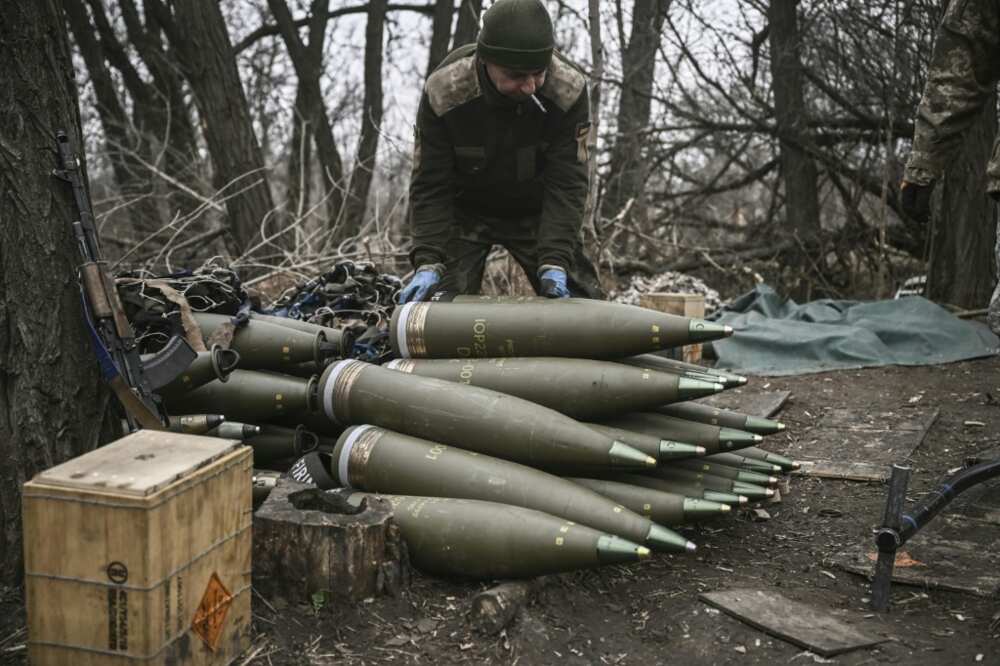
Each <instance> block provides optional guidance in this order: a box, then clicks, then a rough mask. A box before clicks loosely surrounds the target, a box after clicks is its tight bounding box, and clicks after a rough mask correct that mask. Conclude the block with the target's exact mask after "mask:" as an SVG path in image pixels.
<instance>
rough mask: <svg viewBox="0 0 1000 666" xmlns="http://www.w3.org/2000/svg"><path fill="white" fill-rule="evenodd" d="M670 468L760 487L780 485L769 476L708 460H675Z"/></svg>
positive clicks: (775, 478)
mask: <svg viewBox="0 0 1000 666" xmlns="http://www.w3.org/2000/svg"><path fill="white" fill-rule="evenodd" d="M669 466H670V467H675V468H678V469H686V470H690V471H694V472H701V473H703V474H711V475H713V476H721V477H722V478H724V479H731V480H733V481H743V482H744V483H755V484H757V485H759V486H773V485H774V484H776V483H778V478H777V477H775V476H770V475H769V474H761V473H759V472H748V471H746V470H741V469H735V468H733V467H727V466H726V465H717V464H713V463H711V462H709V461H707V460H674V461H671V462H670V464H669Z"/></svg>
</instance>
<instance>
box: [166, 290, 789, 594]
mask: <svg viewBox="0 0 1000 666" xmlns="http://www.w3.org/2000/svg"><path fill="white" fill-rule="evenodd" d="M436 298H437V299H438V300H437V301H435V302H429V303H410V304H406V305H404V306H402V307H399V308H397V309H396V311H395V313H394V315H393V318H392V321H391V324H390V328H389V337H390V340H391V344H392V346H393V350H394V351H395V353H396V355H397V357H398V358H397V359H396V360H393V361H390V362H388V363H387V364H385V365H383V366H377V365H372V364H370V363H365V362H362V361H358V360H353V359H347V360H344V359H340V360H336V359H337V358H338V357H339V356H340V354H339V350H340V349H341V348H344V347H343V345H344V341H343V338H342V337H338V336H337V335H336V334H335V333H336V332H333V333H331V332H330V331H324V330H321V329H322V327H315V329H320V330H314V329H310V328H306V327H308V326H309V325H303V323H302V322H297V321H296V322H294V323H293V324H290V325H289V326H284V327H283V326H282V322H281V320H280V318H273V317H272V318H268V319H266V320H265V319H260V318H254V317H252V318H251V319H250V321H249V322H248V323H247V325H246V326H245V327H244V329H242V330H241V331H239V332H238V333H236V334H235V335H233V336H232V343H231V346H230V349H231V350H232V351H234V352H236V353H238V354H239V358H240V362H239V369H235V370H234V369H233V367H232V365H233V364H232V363H231V360H232V359H231V358H229V359H227V360H228V361H230V362H228V363H227V364H225V365H226V372H225V375H224V376H223V375H222V374H221V373H220V374H218V375H217V376H215V377H211V376H208V374H209V373H208V372H207V371H205V370H204V368H202V370H201V372H200V373H199V374H198V375H197V376H198V382H197V383H198V385H197V386H194V382H191V385H192V387H193V388H189V389H187V390H184V388H183V387H181V388H178V387H176V386H174V387H172V388H171V390H169V391H166V392H164V395H163V397H164V399H165V401H166V406H167V409H168V411H169V412H170V413H171V414H206V415H207V414H213V415H215V414H221V415H223V416H224V417H225V418H226V419H227V421H226V423H224V424H222V425H219V424H218V423H216V424H215V426H214V427H215V428H216V431H215V432H217V434H220V436H239V437H245V438H246V442H247V444H248V445H250V446H252V447H254V455H255V465H256V466H268V467H270V468H271V469H276V470H287V469H288V467H289V466H291V464H292V463H293V462H294V461H295V460H296V459H298V458H300V457H301V456H302V455H303V454H307V455H309V456H313V457H314V459H313V460H312V462H311V463H310V464H311V465H312V468H313V469H316V468H317V464H318V465H319V466H320V468H321V469H322V470H323V474H321V475H319V476H322V477H323V479H324V480H323V482H322V483H320V481H319V480H318V479H316V480H315V481H316V483H317V484H318V485H329V486H333V487H339V488H341V489H342V490H340V491H338V492H341V493H344V494H345V495H346V496H347V498H348V501H354V502H360V500H361V498H362V497H364V496H365V494H366V493H377V494H379V495H381V496H383V497H386V498H388V499H389V501H390V502H391V503H392V504H393V506H394V509H395V514H396V521H397V523H398V524H399V526H400V529H401V530H402V533H403V536H404V538H405V539H406V541H407V542H408V544H409V547H410V551H411V556H412V558H413V561H414V562H415V563H416V564H417V566H418V567H420V568H422V569H424V570H426V571H429V572H432V573H439V574H446V575H454V576H462V577H474V578H497V577H522V576H535V575H542V574H547V573H555V572H560V571H568V570H572V569H577V568H581V567H588V566H596V565H599V564H603V563H614V562H617V563H621V562H631V561H636V560H639V559H642V558H644V557H647V556H648V555H649V554H650V552H651V551H661V552H676V553H685V552H688V553H689V552H693V551H694V550H695V549H696V546H695V544H693V543H692V542H690V541H689V540H688V539H687V538H686V537H684V536H682V535H681V534H678V533H677V532H675V531H673V530H672V529H670V527H676V526H681V525H686V524H690V523H694V522H697V521H702V520H706V519H711V518H716V517H719V516H724V515H726V514H728V513H729V512H730V511H731V505H738V504H741V503H747V502H749V501H754V500H758V499H764V498H766V497H768V496H769V494H772V491H771V490H770V488H769V486H770V485H773V483H774V482H776V476H775V475H776V474H777V473H780V472H782V471H786V467H787V466H790V465H791V461H787V460H785V459H781V458H780V457H774V456H773V454H767V453H765V452H763V451H760V450H759V449H756V448H753V447H754V446H755V445H756V444H758V443H760V442H761V440H762V435H763V434H769V433H771V432H777V431H778V430H780V429H781V428H782V427H783V426H781V425H780V424H778V423H777V422H774V421H769V420H767V419H754V418H752V417H748V416H746V415H742V414H737V413H735V412H723V411H720V410H715V409H712V408H709V407H705V406H703V405H701V404H699V403H690V402H687V401H690V400H693V399H696V398H699V397H704V396H709V395H712V394H715V393H718V392H720V391H723V390H725V389H726V388H730V387H732V386H739V385H742V384H744V383H746V379H745V378H742V377H739V376H736V375H732V374H728V373H723V372H718V371H714V370H710V369H707V368H703V367H701V366H693V365H689V364H684V363H680V362H678V361H671V360H669V359H666V358H663V357H661V356H658V355H655V354H653V352H657V351H660V350H663V349H668V348H672V347H676V346H680V345H684V344H692V343H696V342H704V341H708V340H713V339H718V338H721V337H725V336H727V335H730V334H731V333H732V330H731V329H729V328H728V327H724V326H720V325H717V324H713V323H711V322H706V321H701V320H696V319H689V318H685V317H678V316H674V315H667V314H664V313H660V312H656V311H653V310H647V309H644V308H638V307H634V306H625V305H619V304H613V303H604V302H599V301H588V300H583V299H563V300H560V301H550V300H545V299H537V298H514V299H500V300H497V299H493V300H489V299H484V298H482V297H460V298H458V299H454V302H447V301H448V299H447V298H442V297H441V296H440V295H439V296H436ZM202 318H203V319H205V321H204V322H202V325H203V326H208V327H210V328H211V327H216V328H217V327H218V326H221V325H223V324H224V322H221V321H219V320H217V319H212V318H206V317H204V316H203V317H202ZM223 319H224V318H223ZM201 364H202V366H205V365H206V364H208V365H211V363H209V362H207V361H201ZM216 365H219V363H218V362H217V363H216ZM306 366H308V368H306ZM303 368H306V369H307V370H308V369H310V368H314V369H316V370H321V371H322V372H321V374H318V375H313V376H310V377H302V376H299V375H300V374H301V373H302V371H303ZM192 374H194V373H192ZM206 376H207V377H208V380H211V381H208V380H206ZM215 418H216V419H218V418H219V417H215ZM195 420H196V417H188V421H189V422H194V421H195ZM181 421H183V419H178V423H180V422H181ZM231 421H235V422H236V425H235V426H231V427H230V428H229V429H228V431H227V432H225V433H223V432H220V429H221V430H225V429H224V428H223V426H226V425H229V424H230V423H231ZM198 422H199V423H200V421H198ZM254 426H257V427H258V428H257V430H254V429H253V428H254ZM248 428H250V429H249V430H248ZM209 432H213V431H209ZM317 449H318V450H317ZM310 451H313V452H312V453H309V452H310ZM751 452H752V453H751ZM743 453H746V454H747V455H742V454H743ZM317 461H319V462H318V463H317ZM783 463H787V465H786V464H783ZM260 481H261V482H260V483H259V484H258V485H259V486H260V489H259V493H258V494H259V495H260V496H263V495H264V494H265V493H266V488H267V486H268V485H269V484H270V483H271V482H272V481H273V475H268V474H264V473H262V474H261V475H260Z"/></svg>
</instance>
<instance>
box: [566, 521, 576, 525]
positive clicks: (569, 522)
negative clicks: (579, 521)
mask: <svg viewBox="0 0 1000 666" xmlns="http://www.w3.org/2000/svg"><path fill="white" fill-rule="evenodd" d="M566 524H567V525H571V526H572V525H576V523H574V522H573V521H572V520H567V521H566Z"/></svg>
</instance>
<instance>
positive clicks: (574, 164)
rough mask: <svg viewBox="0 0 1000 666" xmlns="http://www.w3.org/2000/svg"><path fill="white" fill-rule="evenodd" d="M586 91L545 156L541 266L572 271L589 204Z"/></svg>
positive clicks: (539, 232) (539, 248)
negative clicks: (586, 206)
mask: <svg viewBox="0 0 1000 666" xmlns="http://www.w3.org/2000/svg"><path fill="white" fill-rule="evenodd" d="M584 91H585V92H583V93H582V94H581V95H580V96H579V98H578V99H577V100H576V102H575V103H574V104H573V106H572V107H570V109H569V110H568V111H567V112H566V116H565V118H563V122H562V123H561V125H560V127H559V129H558V130H557V132H556V135H555V136H554V137H553V140H552V142H551V143H550V144H549V147H548V149H547V150H546V152H545V172H544V181H545V195H544V199H543V200H542V216H541V222H540V225H539V229H538V263H539V265H546V264H548V265H555V266H562V267H563V268H566V269H569V268H570V267H571V266H572V265H573V264H572V261H573V245H574V242H575V240H576V237H577V235H578V234H579V233H580V226H581V224H582V222H583V209H584V206H585V204H586V201H587V187H588V185H587V161H588V156H587V144H586V142H587V138H588V135H589V132H590V99H589V96H588V95H587V93H586V87H584Z"/></svg>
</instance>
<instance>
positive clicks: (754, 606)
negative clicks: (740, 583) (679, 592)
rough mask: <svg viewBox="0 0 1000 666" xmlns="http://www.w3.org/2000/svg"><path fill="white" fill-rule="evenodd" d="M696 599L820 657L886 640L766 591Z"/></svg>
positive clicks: (719, 593)
mask: <svg viewBox="0 0 1000 666" xmlns="http://www.w3.org/2000/svg"><path fill="white" fill-rule="evenodd" d="M698 596H699V598H700V599H701V600H702V601H704V602H705V603H707V604H709V605H711V606H715V607H716V608H718V609H719V610H722V611H724V612H726V613H728V614H729V615H732V616H733V617H735V618H736V619H738V620H740V621H741V622H744V623H746V624H749V625H750V626H751V627H754V628H756V629H760V630H761V631H764V632H767V633H768V634H770V635H772V636H776V637H778V638H780V639H782V640H784V641H788V642H789V643H793V644H794V645H798V646H800V647H803V648H806V649H807V650H809V651H811V652H814V653H816V654H819V655H822V656H823V657H833V656H835V655H838V654H843V653H844V652H849V651H851V650H858V649H860V648H866V647H872V646H874V645H878V644H879V643H882V642H884V641H885V640H886V639H884V638H877V637H875V636H871V635H868V634H865V633H863V632H861V631H860V630H858V629H856V628H855V627H853V626H851V624H850V623H848V622H846V621H844V620H842V619H840V618H838V617H835V616H834V615H832V614H830V613H825V612H822V611H819V610H817V609H815V608H813V607H812V606H809V605H807V604H804V603H801V602H798V601H794V600H792V599H789V598H788V597H785V596H783V595H781V594H778V593H777V592H772V591H770V590H749V589H740V590H726V591H723V592H706V593H704V594H700V595H698ZM843 614H844V613H842V615H843Z"/></svg>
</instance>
